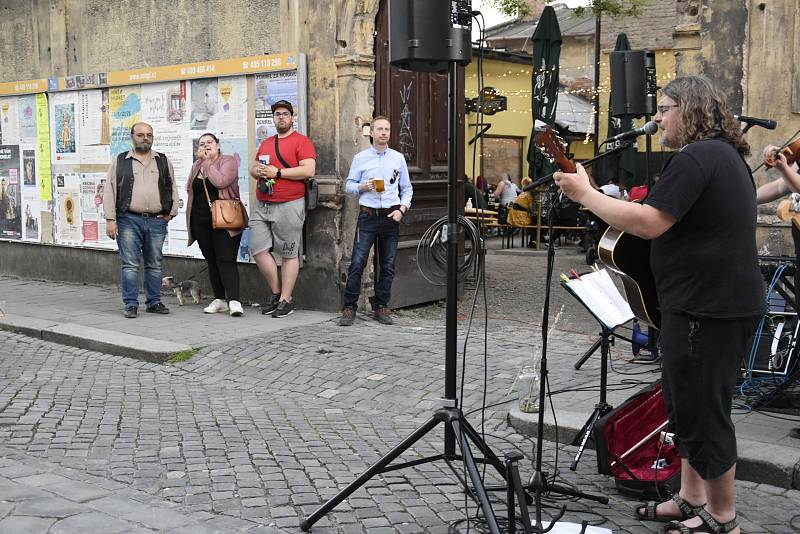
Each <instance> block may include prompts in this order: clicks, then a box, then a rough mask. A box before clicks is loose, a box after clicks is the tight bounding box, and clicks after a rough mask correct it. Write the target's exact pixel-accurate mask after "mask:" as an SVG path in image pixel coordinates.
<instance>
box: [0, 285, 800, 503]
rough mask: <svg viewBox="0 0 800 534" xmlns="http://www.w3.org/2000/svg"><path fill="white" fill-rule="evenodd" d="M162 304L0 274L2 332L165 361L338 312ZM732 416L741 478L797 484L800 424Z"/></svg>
mask: <svg viewBox="0 0 800 534" xmlns="http://www.w3.org/2000/svg"><path fill="white" fill-rule="evenodd" d="M164 302H165V304H166V305H167V306H168V307H169V308H170V310H171V313H170V314H169V315H150V314H147V313H142V314H140V316H139V317H138V318H137V319H125V318H124V317H123V316H122V306H121V301H120V295H119V290H118V289H116V288H107V287H99V286H88V285H71V284H55V283H49V282H42V281H32V280H22V279H17V278H10V277H0V310H2V312H3V314H4V317H2V318H0V329H4V330H11V331H14V332H18V333H23V334H26V335H30V336H32V337H36V338H41V339H45V340H49V341H54V342H57V343H61V344H65V345H71V346H76V347H80V348H84V349H90V350H97V351H101V352H106V353H110V354H115V355H122V356H129V357H133V358H138V359H143V360H148V361H153V362H159V363H161V362H164V361H166V360H167V359H169V358H170V357H172V356H173V355H175V354H176V353H180V352H182V351H188V350H192V349H198V348H201V347H205V346H209V345H216V344H219V343H224V342H229V343H231V344H234V343H235V342H237V341H238V342H239V343H242V342H244V341H246V340H247V339H248V338H250V337H251V336H263V335H264V334H267V333H271V332H276V333H277V332H279V331H280V330H281V329H287V328H293V327H303V326H305V327H311V328H313V325H315V324H320V323H323V322H326V321H330V320H332V319H333V318H335V317H336V315H334V314H330V313H321V312H313V311H306V310H297V311H296V312H295V313H294V314H292V315H291V316H289V317H286V318H283V319H272V318H271V317H264V316H262V315H261V313H260V310H259V309H258V308H246V310H245V315H244V316H243V317H240V318H234V317H230V316H229V315H227V314H215V315H207V314H204V313H202V307H203V306H204V305H205V303H204V304H202V305H186V306H183V307H181V306H178V305H177V302H176V299H175V297H174V296H166V297H164ZM404 322H405V320H401V321H400V324H398V325H397V326H396V327H394V328H395V330H397V331H399V330H400V329H402V328H403V323H404ZM437 324H438V323H437ZM359 332H363V331H362V330H359V329H352V330H348V331H347V334H348V336H352V335H355V336H358V335H359ZM278 335H279V334H278ZM567 337H568V339H569V341H568V342H565V345H566V344H567V343H568V344H569V347H567V349H568V350H567V352H570V353H572V354H581V353H582V352H583V351H584V350H585V349H586V348H587V346H588V345H589V344H590V343H591V338H590V337H589V336H587V335H578V336H574V335H573V336H567ZM352 341H354V342H356V340H352ZM261 342H263V337H262V341H261ZM374 342H375V340H374V339H364V340H363V343H364V344H367V345H368V344H370V343H374ZM417 349H418V350H422V348H419V347H418V348H417ZM598 357H599V351H598V352H597V353H596V354H595V355H594V356H592V358H590V360H589V361H588V362H587V364H586V365H585V366H584V367H583V368H582V369H581V370H580V371H574V374H572V373H573V371H571V370H570V371H568V370H566V369H563V367H568V368H571V363H572V362H569V363H570V365H563V363H564V362H562V364H560V365H559V367H561V368H562V369H560V370H559V372H560V373H562V374H570V375H571V376H572V378H571V379H570V381H571V383H570V388H569V389H570V392H569V394H568V395H567V394H562V395H556V396H554V400H553V402H554V407H555V411H556V416H557V419H558V432H559V441H560V442H561V443H568V442H569V441H571V439H572V437H573V436H574V435H575V434H576V433H577V432H578V431H579V429H580V428H581V427H582V426H583V424H584V422H585V421H586V419H587V418H588V417H589V415H590V414H591V413H592V411H593V409H594V406H595V404H596V403H597V401H598V393H597V386H598V384H599V365H598V364H597V360H598V359H599V358H598ZM641 367H642V369H643V370H647V368H650V370H651V371H653V375H652V377H647V378H645V379H644V382H645V383H646V382H649V381H651V380H653V379H654V378H655V377H656V376H657V374H656V370H657V366H656V365H655V364H650V365H642V366H641ZM639 389H640V388H639ZM633 391H636V390H630V389H628V390H625V391H614V390H610V391H609V392H608V402H609V403H610V404H611V405H612V406H619V405H620V404H621V403H622V402H623V401H624V400H625V399H626V398H628V397H630V396H631V394H632V392H633ZM734 421H735V423H736V428H737V435H738V438H739V455H740V462H739V464H738V469H737V478H739V479H741V480H748V481H752V482H758V483H766V484H771V485H774V486H779V487H783V488H800V474H799V473H800V439H795V438H792V437H790V436H789V431H790V429H791V428H792V427H795V426H800V422H793V421H791V420H789V421H787V420H786V418H781V417H774V416H772V415H770V414H764V413H759V412H754V411H752V412H748V413H739V414H736V415H735V417H734ZM509 422H510V423H511V424H512V425H513V426H514V427H515V428H516V429H517V430H518V431H519V432H520V433H522V434H527V435H528V436H531V437H535V436H536V422H537V414H527V413H522V412H520V411H519V410H518V409H517V408H516V407H514V408H511V409H510V412H509ZM555 432H556V427H555V421H554V420H553V414H552V413H551V411H550V410H548V411H547V412H546V413H545V435H546V437H547V438H548V439H550V440H552V439H554V437H555ZM584 461H589V460H584ZM586 468H587V467H584V469H586Z"/></svg>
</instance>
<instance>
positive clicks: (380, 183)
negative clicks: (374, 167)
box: [372, 178, 384, 193]
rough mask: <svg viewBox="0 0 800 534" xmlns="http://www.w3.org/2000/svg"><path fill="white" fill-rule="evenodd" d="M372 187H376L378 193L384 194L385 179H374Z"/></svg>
mask: <svg viewBox="0 0 800 534" xmlns="http://www.w3.org/2000/svg"><path fill="white" fill-rule="evenodd" d="M372 185H374V186H375V192H376V193H383V190H384V184H383V178H373V179H372Z"/></svg>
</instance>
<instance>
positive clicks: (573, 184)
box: [554, 76, 764, 534]
mask: <svg viewBox="0 0 800 534" xmlns="http://www.w3.org/2000/svg"><path fill="white" fill-rule="evenodd" d="M655 121H656V123H658V125H659V126H660V128H661V131H662V132H661V143H662V144H663V145H664V146H667V147H669V148H673V149H676V152H675V153H673V154H672V155H671V157H670V158H669V160H668V161H667V163H666V165H665V166H664V169H663V170H662V174H661V179H660V180H659V181H658V182H657V183H656V184H655V185H654V187H653V190H652V191H651V192H650V195H649V196H648V197H647V199H646V200H645V201H644V203H643V204H637V203H633V202H624V201H620V200H615V199H613V198H610V197H608V196H606V195H603V194H602V193H601V192H599V191H596V190H594V189H593V188H592V187H591V186H590V185H589V180H588V178H587V175H586V172H585V171H584V169H583V167H582V166H580V165H578V166H577V172H576V173H572V174H566V173H562V172H557V173H555V175H554V179H555V181H556V183H557V184H558V185H559V186H560V187H561V188H562V189H563V190H564V192H565V193H566V194H567V195H568V196H569V197H570V198H572V199H573V200H575V201H576V202H579V203H581V204H583V205H584V206H586V207H587V208H588V209H590V210H591V211H593V212H594V213H596V214H597V215H598V216H599V217H600V218H602V219H603V220H605V221H606V222H608V223H609V224H610V225H612V226H615V227H617V228H618V229H620V230H622V231H624V232H629V233H631V234H633V235H635V236H638V237H641V238H644V239H650V240H652V247H651V253H650V264H651V267H652V269H653V274H654V277H655V281H656V288H657V291H658V300H659V305H660V309H661V316H662V320H661V324H662V328H661V339H662V350H663V354H662V360H663V372H662V381H663V391H664V400H665V401H666V403H667V409H668V411H669V415H670V422H671V424H672V426H673V430H674V431H675V436H676V438H677V439H676V442H677V445H678V451H679V454H680V456H681V488H680V492H679V493H678V494H677V498H673V499H672V500H668V501H665V502H662V503H655V502H653V503H648V504H647V505H644V506H641V507H639V508H638V509H637V510H636V515H637V516H638V517H639V518H640V519H646V520H655V521H669V520H676V521H675V522H673V523H670V525H667V528H666V529H665V531H666V532H668V533H673V534H674V533H679V532H733V533H737V532H739V528H738V525H737V522H736V497H735V489H734V476H735V473H736V433H735V428H734V425H733V422H732V421H731V416H730V411H731V402H732V398H733V391H734V387H735V385H736V378H737V374H738V370H739V366H740V364H741V361H742V358H743V357H744V354H745V350H746V347H745V345H746V343H747V340H748V338H749V337H750V336H751V335H752V334H753V332H754V331H755V328H756V325H757V322H758V318H759V317H760V316H761V315H763V314H764V288H763V282H762V277H761V273H760V271H759V267H758V257H757V253H756V243H755V230H756V194H755V184H754V183H753V179H752V176H751V174H750V171H749V168H748V167H747V165H746V164H745V162H744V159H743V155H745V154H747V153H748V151H749V147H748V145H747V142H746V141H745V140H744V139H743V138H742V133H741V129H740V127H739V123H738V122H737V121H736V120H735V119H734V118H733V115H732V114H731V111H730V109H729V107H728V105H727V102H726V98H725V95H724V93H723V92H722V91H720V90H719V89H718V88H717V87H716V86H715V84H714V83H713V82H712V81H711V80H709V79H708V78H705V77H703V76H686V77H681V78H676V79H675V80H673V81H671V82H670V83H669V84H667V86H666V87H664V88H663V90H662V96H661V99H660V101H659V105H658V113H657V114H656V116H655ZM678 521H682V523H679V522H678Z"/></svg>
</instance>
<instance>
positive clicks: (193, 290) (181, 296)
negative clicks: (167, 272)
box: [161, 276, 203, 306]
mask: <svg viewBox="0 0 800 534" xmlns="http://www.w3.org/2000/svg"><path fill="white" fill-rule="evenodd" d="M161 287H162V288H164V289H171V290H173V291H174V292H175V296H176V297H178V304H179V305H181V306H183V305H184V304H185V303H186V297H192V302H194V303H195V304H200V301H201V300H202V298H203V296H202V294H201V292H200V284H199V283H198V282H195V281H194V280H186V281H185V282H178V283H176V282H175V277H173V276H165V277H164V278H162V279H161Z"/></svg>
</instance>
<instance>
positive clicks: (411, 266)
mask: <svg viewBox="0 0 800 534" xmlns="http://www.w3.org/2000/svg"><path fill="white" fill-rule="evenodd" d="M388 13H389V9H388V2H387V1H386V0H383V1H382V2H381V6H380V9H379V11H378V18H377V21H376V31H375V114H376V115H385V116H387V117H389V119H390V120H391V123H392V134H391V139H390V141H389V146H390V147H392V148H394V149H395V150H398V151H399V152H401V153H402V154H403V155H404V156H405V158H406V163H407V164H408V171H409V174H410V176H411V184H412V186H413V188H414V197H413V199H412V201H411V202H412V206H411V211H409V212H408V214H407V215H406V216H405V217H404V220H403V223H402V224H401V226H400V244H399V246H398V250H397V263H396V272H395V279H394V282H393V284H392V302H391V304H390V305H391V306H392V307H400V306H410V305H413V304H418V303H422V302H430V301H433V300H438V299H441V298H444V297H445V288H444V287H443V286H432V285H431V284H429V283H428V282H427V281H426V280H425V279H424V278H423V277H422V276H421V275H420V273H419V270H418V268H417V259H416V253H417V244H418V243H419V239H420V237H421V236H422V234H423V233H424V232H425V230H427V228H428V227H429V226H430V225H431V224H432V223H433V222H435V221H436V220H437V219H439V218H440V217H444V216H446V215H447V179H448V177H447V144H448V143H447V122H448V116H449V115H448V114H449V110H448V105H447V104H448V98H447V74H446V73H445V74H437V73H427V72H410V71H403V70H399V69H397V68H395V67H392V66H390V65H389V16H388ZM457 95H458V97H457V104H456V113H458V117H459V119H458V132H457V134H456V138H457V139H458V143H457V144H458V146H459V147H463V146H464V142H463V139H464V69H463V68H459V69H458V91H457ZM457 158H458V165H457V168H458V172H457V175H458V176H462V175H463V174H464V154H463V153H462V152H461V150H459V154H458V155H457ZM462 196H463V194H462Z"/></svg>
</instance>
